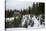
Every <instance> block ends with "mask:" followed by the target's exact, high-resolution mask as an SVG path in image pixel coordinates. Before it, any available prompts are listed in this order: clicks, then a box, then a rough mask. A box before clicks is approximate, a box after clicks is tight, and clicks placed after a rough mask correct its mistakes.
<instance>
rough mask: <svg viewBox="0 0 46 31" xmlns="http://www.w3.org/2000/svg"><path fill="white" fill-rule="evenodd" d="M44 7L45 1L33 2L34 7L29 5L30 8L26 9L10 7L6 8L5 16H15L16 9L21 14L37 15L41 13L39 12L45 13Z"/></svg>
mask: <svg viewBox="0 0 46 31" xmlns="http://www.w3.org/2000/svg"><path fill="white" fill-rule="evenodd" d="M44 9H45V5H44V3H36V4H35V3H33V6H32V8H31V7H30V6H29V7H28V9H24V10H21V11H20V10H16V9H15V10H12V9H10V10H9V9H8V10H5V17H13V14H14V11H18V12H20V13H21V14H35V15H39V14H44Z"/></svg>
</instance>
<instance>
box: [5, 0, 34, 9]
mask: <svg viewBox="0 0 46 31" xmlns="http://www.w3.org/2000/svg"><path fill="white" fill-rule="evenodd" d="M32 4H33V2H31V1H17V0H6V9H17V10H21V9H26V8H28V6H31V7H32Z"/></svg>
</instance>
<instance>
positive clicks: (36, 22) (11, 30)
mask: <svg viewBox="0 0 46 31" xmlns="http://www.w3.org/2000/svg"><path fill="white" fill-rule="evenodd" d="M27 17H29V18H28V20H27ZM40 18H41V16H39V20H37V18H36V17H35V16H33V17H32V21H34V25H33V27H31V26H30V25H31V24H30V25H28V28H6V31H22V30H31V29H41V28H44V27H45V25H43V24H42V25H41V24H40ZM30 19H31V18H30V15H27V16H25V17H24V16H23V19H22V26H24V24H25V21H27V22H28V23H29V20H30ZM28 23H27V24H28Z"/></svg>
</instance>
